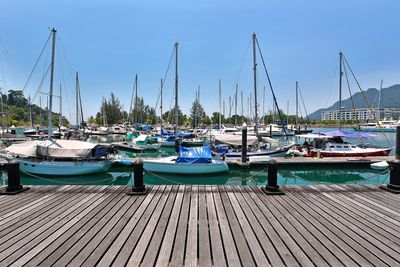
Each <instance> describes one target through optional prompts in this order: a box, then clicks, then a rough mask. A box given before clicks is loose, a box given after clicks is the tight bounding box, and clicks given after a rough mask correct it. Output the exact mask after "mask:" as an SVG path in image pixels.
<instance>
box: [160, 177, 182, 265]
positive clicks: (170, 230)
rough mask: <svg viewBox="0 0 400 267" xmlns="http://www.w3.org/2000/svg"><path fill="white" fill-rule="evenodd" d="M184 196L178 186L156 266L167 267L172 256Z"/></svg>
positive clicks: (180, 187)
mask: <svg viewBox="0 0 400 267" xmlns="http://www.w3.org/2000/svg"><path fill="white" fill-rule="evenodd" d="M184 194H185V186H184V185H180V186H179V188H178V192H177V195H176V198H175V203H174V206H173V208H172V212H171V216H170V218H169V221H168V226H167V230H166V232H165V234H164V238H163V240H162V244H161V248H160V251H159V254H158V258H157V262H156V264H155V265H156V266H168V264H169V261H170V257H171V254H172V247H173V244H174V238H175V233H176V231H177V227H178V220H179V213H180V211H181V207H182V201H183V197H184Z"/></svg>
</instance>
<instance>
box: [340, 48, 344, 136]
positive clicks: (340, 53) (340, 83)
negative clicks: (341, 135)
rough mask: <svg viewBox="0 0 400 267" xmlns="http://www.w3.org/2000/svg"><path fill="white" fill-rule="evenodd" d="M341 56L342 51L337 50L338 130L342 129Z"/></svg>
mask: <svg viewBox="0 0 400 267" xmlns="http://www.w3.org/2000/svg"><path fill="white" fill-rule="evenodd" d="M342 57H343V53H342V52H339V66H340V67H339V130H341V129H342V76H343V71H342Z"/></svg>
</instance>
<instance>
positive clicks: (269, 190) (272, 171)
mask: <svg viewBox="0 0 400 267" xmlns="http://www.w3.org/2000/svg"><path fill="white" fill-rule="evenodd" d="M261 190H262V191H264V193H265V194H267V195H284V194H285V193H283V192H282V191H281V190H280V189H279V185H278V164H277V162H276V161H275V160H271V161H270V162H268V181H267V185H266V186H264V187H262V188H261Z"/></svg>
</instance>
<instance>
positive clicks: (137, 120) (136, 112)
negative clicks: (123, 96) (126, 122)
mask: <svg viewBox="0 0 400 267" xmlns="http://www.w3.org/2000/svg"><path fill="white" fill-rule="evenodd" d="M137 91H138V79H137V74H136V75H135V108H134V109H133V110H134V114H135V123H138V122H139V115H138V96H137Z"/></svg>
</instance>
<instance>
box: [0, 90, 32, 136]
mask: <svg viewBox="0 0 400 267" xmlns="http://www.w3.org/2000/svg"><path fill="white" fill-rule="evenodd" d="M0 96H1V95H0ZM28 101H29V118H30V119H31V127H32V129H33V128H34V127H35V125H34V120H33V114H32V102H31V97H30V96H29V97H28ZM3 129H4V119H3Z"/></svg>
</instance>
